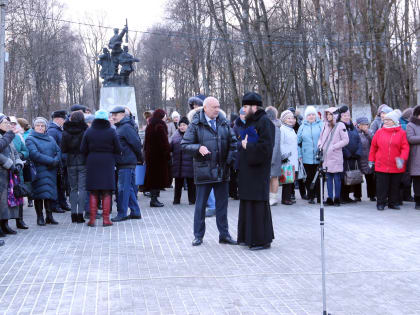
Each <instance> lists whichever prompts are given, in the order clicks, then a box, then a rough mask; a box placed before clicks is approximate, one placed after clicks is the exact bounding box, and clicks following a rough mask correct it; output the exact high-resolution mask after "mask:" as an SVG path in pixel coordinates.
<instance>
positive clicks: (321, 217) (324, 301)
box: [319, 166, 328, 315]
mask: <svg viewBox="0 0 420 315" xmlns="http://www.w3.org/2000/svg"><path fill="white" fill-rule="evenodd" d="M321 167H322V166H321ZM320 173H321V174H320V176H319V177H320V180H319V184H320V185H321V189H320V194H321V208H320V212H319V221H320V226H321V265H322V310H323V311H322V314H323V315H327V314H328V313H327V287H326V284H325V282H326V281H325V246H324V175H323V174H322V171H321V172H320Z"/></svg>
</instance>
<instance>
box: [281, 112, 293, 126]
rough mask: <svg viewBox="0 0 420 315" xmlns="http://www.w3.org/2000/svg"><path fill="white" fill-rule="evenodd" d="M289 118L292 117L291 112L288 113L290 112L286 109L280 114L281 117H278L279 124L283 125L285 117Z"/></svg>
mask: <svg viewBox="0 0 420 315" xmlns="http://www.w3.org/2000/svg"><path fill="white" fill-rule="evenodd" d="M289 116H293V117H294V115H293V113H292V111H290V110H288V109H287V110H285V111H284V112H282V113H281V115H280V120H281V122H282V123H283V124H284V123H285V122H286V119H287V117H289Z"/></svg>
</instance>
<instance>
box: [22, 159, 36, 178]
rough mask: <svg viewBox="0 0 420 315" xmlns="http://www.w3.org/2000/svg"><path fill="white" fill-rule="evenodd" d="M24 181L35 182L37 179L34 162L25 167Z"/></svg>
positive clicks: (27, 163)
mask: <svg viewBox="0 0 420 315" xmlns="http://www.w3.org/2000/svg"><path fill="white" fill-rule="evenodd" d="M22 172H23V180H24V181H25V182H33V181H34V180H35V178H36V168H35V164H34V162H32V161H30V160H28V161H26V163H25V166H24V167H23V171H22Z"/></svg>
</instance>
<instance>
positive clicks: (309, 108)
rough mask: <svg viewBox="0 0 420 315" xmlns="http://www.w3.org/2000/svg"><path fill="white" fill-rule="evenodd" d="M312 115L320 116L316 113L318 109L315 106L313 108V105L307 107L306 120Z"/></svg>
mask: <svg viewBox="0 0 420 315" xmlns="http://www.w3.org/2000/svg"><path fill="white" fill-rule="evenodd" d="M310 114H315V115H317V114H318V112H317V111H316V108H315V107H314V106H311V105H309V106H306V109H305V119H306V117H308V115H310Z"/></svg>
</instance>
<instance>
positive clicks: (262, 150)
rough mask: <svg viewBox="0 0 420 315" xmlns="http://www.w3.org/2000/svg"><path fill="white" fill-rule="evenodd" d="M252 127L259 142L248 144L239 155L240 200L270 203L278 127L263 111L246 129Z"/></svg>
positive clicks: (253, 117)
mask: <svg viewBox="0 0 420 315" xmlns="http://www.w3.org/2000/svg"><path fill="white" fill-rule="evenodd" d="M251 126H252V127H254V128H255V130H256V131H257V134H258V141H257V142H255V143H250V142H248V144H247V146H246V150H241V151H240V154H239V177H238V190H239V199H241V200H255V201H268V200H269V192H270V170H271V158H272V155H273V148H274V140H275V133H276V131H275V128H276V127H275V126H274V124H273V123H272V121H271V120H270V119H269V118H268V117H267V114H266V112H265V111H264V110H263V109H259V110H257V111H256V112H255V114H254V115H253V116H252V117H250V118H249V119H247V121H246V125H245V127H246V128H248V127H251Z"/></svg>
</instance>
